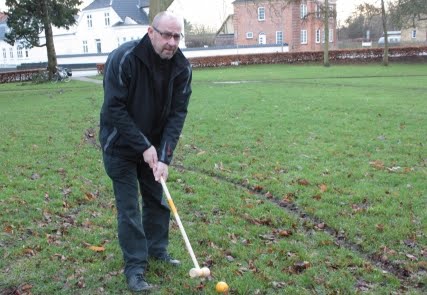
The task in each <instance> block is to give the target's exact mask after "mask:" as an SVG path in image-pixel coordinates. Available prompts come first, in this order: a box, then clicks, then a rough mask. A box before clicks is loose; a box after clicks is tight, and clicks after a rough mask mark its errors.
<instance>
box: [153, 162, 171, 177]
mask: <svg viewBox="0 0 427 295" xmlns="http://www.w3.org/2000/svg"><path fill="white" fill-rule="evenodd" d="M168 170H169V166H168V165H166V164H165V163H163V162H157V165H156V166H155V167H154V169H153V174H154V179H155V180H156V181H158V182H160V177H163V179H164V181H165V182H166V181H167V179H168Z"/></svg>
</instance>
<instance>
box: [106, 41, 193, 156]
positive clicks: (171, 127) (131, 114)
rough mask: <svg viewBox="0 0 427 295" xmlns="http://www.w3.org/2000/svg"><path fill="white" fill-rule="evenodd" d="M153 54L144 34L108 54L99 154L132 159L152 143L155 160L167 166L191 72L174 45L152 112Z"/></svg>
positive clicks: (181, 119) (183, 112)
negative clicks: (165, 80)
mask: <svg viewBox="0 0 427 295" xmlns="http://www.w3.org/2000/svg"><path fill="white" fill-rule="evenodd" d="M153 54H155V52H154V49H153V47H152V45H151V41H150V38H149V37H148V35H145V36H144V38H143V39H142V40H141V41H131V42H127V43H124V44H122V45H121V46H120V47H118V48H117V49H115V50H114V51H112V52H111V53H110V55H109V56H108V58H107V61H106V63H105V66H104V104H103V106H102V109H101V115H100V132H99V139H100V142H101V147H102V150H103V152H105V153H109V154H114V155H117V156H119V157H123V158H126V159H130V160H135V161H138V160H140V159H141V158H142V157H143V156H142V154H143V152H144V151H145V150H147V149H148V148H149V147H151V146H152V145H153V146H154V147H156V149H157V154H158V159H159V161H161V162H163V163H166V164H170V162H171V160H172V154H173V151H174V149H175V147H176V144H177V143H178V139H179V136H180V134H181V131H182V128H183V126H184V121H185V118H186V115H187V107H188V102H189V99H190V95H191V91H192V90H191V79H192V72H191V66H190V63H189V62H188V60H187V59H186V58H185V57H184V55H183V54H182V52H181V51H180V50H179V49H178V51H177V52H176V54H175V55H174V56H173V57H172V59H171V66H170V69H171V70H170V78H169V86H168V89H167V91H164V92H165V93H167V97H165V98H163V101H164V103H163V110H162V111H161V114H155V113H154V112H153V105H154V104H155V101H154V100H155V99H156V98H155V90H154V87H153V85H154V83H153V81H154V79H156V77H155V76H153V73H154V71H153V66H154V62H153ZM153 122H155V123H153ZM153 125H157V126H153Z"/></svg>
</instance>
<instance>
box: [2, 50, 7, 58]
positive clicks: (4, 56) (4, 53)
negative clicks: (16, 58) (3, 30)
mask: <svg viewBox="0 0 427 295" xmlns="http://www.w3.org/2000/svg"><path fill="white" fill-rule="evenodd" d="M2 51H3V58H4V59H6V58H7V54H6V48H3V49H2Z"/></svg>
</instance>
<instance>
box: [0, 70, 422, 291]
mask: <svg viewBox="0 0 427 295" xmlns="http://www.w3.org/2000/svg"><path fill="white" fill-rule="evenodd" d="M426 73H427V65H426V64H420V65H415V64H411V65H406V64H392V65H390V66H389V67H382V66H380V65H358V66H355V65H352V66H350V65H346V66H332V67H330V68H324V67H321V66H316V65H306V66H302V65H300V66H290V65H269V66H266V65H262V66H261V65H258V66H241V67H229V68H216V69H195V70H194V74H193V95H192V98H191V102H190V109H189V114H188V119H187V122H186V125H185V128H184V131H183V134H182V137H181V140H180V142H179V145H178V147H177V150H176V151H175V159H174V161H173V165H172V167H171V173H170V174H171V175H170V178H169V180H168V186H169V190H170V192H171V194H172V197H173V198H174V201H175V204H176V206H177V209H178V212H179V214H180V216H181V220H182V222H183V224H184V227H185V229H186V231H187V234H188V236H189V239H190V241H191V243H192V246H193V249H194V251H195V253H196V256H197V258H198V261H199V264H201V265H202V266H208V267H209V268H210V269H211V272H212V276H211V277H210V278H209V279H207V280H200V279H190V278H189V276H188V271H189V270H190V268H191V267H192V262H191V259H190V256H189V255H188V253H187V252H186V250H185V246H184V242H183V239H182V237H181V235H180V232H179V229H178V226H177V224H176V223H175V222H174V221H173V222H172V223H171V236H170V238H171V241H170V251H171V253H172V254H173V255H174V256H175V257H177V258H179V259H180V260H181V261H182V262H183V265H182V266H181V267H180V268H178V269H170V268H168V267H167V266H165V265H162V264H160V263H158V262H156V261H150V269H149V272H148V273H147V279H148V281H149V282H152V283H154V284H156V285H158V288H157V290H156V291H155V292H153V293H154V294H215V290H214V289H215V284H216V282H218V281H221V280H223V281H226V282H227V283H228V284H229V286H230V294H354V293H360V294H424V293H426V292H427V237H426V233H427V193H426V192H427V189H426V188H427V187H426V177H427V168H426V167H427V147H426V145H427V136H426V134H427V132H426V126H427V74H426ZM101 104H102V86H101V85H98V84H92V83H88V82H79V81H75V80H73V81H71V82H70V83H67V84H64V83H58V84H56V85H51V84H39V85H34V84H31V83H23V84H18V83H17V84H3V85H0V122H1V125H0V138H1V139H2V141H1V145H0V163H1V167H2V170H1V174H0V224H1V227H0V257H1V259H0V294H2V295H3V294H13V292H14V291H15V290H17V289H18V290H19V291H20V292H21V293H22V291H24V292H27V293H30V292H31V294H130V293H128V292H127V290H126V285H125V280H124V277H123V275H122V273H121V272H122V267H123V264H122V257H121V252H120V248H119V246H118V241H117V238H116V219H115V218H116V211H115V204H114V198H113V196H112V188H111V184H110V180H109V179H108V177H107V176H106V174H105V172H104V169H103V165H102V161H101V154H100V150H99V145H98V142H97V136H98V135H97V134H98V120H99V109H100V106H101Z"/></svg>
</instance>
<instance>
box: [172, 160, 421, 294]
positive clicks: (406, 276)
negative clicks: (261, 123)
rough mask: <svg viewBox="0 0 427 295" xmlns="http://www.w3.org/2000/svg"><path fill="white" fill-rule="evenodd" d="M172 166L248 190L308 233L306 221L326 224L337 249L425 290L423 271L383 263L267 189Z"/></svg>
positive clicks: (404, 284) (327, 231)
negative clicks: (421, 279) (419, 279)
mask: <svg viewBox="0 0 427 295" xmlns="http://www.w3.org/2000/svg"><path fill="white" fill-rule="evenodd" d="M171 166H172V167H174V168H176V169H177V170H178V171H180V172H192V173H196V174H202V175H205V176H208V177H211V178H214V179H216V180H218V181H221V182H226V183H228V184H231V185H234V186H236V187H238V188H241V189H244V190H247V191H249V192H250V193H251V194H252V195H255V196H257V197H258V198H261V199H263V200H264V201H267V202H270V203H272V204H274V205H276V206H278V207H280V208H282V209H283V210H285V211H286V212H287V213H289V214H291V215H293V216H294V217H296V218H297V219H298V220H300V221H301V226H302V228H304V229H305V230H306V232H308V231H309V230H311V229H312V228H310V227H309V226H308V225H307V222H304V221H308V222H309V223H311V224H324V227H323V228H322V231H323V232H325V233H327V234H328V235H330V236H331V237H332V238H333V239H334V240H335V245H336V246H337V247H344V248H346V249H348V250H350V251H351V252H354V253H356V254H357V255H359V256H361V257H362V258H363V259H365V260H367V261H369V262H370V263H371V264H372V265H374V266H375V267H377V268H379V269H381V270H383V271H385V272H388V273H391V274H393V275H394V276H396V277H397V278H398V279H399V281H400V282H401V284H402V285H403V286H408V285H409V286H410V287H412V288H414V289H418V290H424V287H425V286H423V285H422V284H421V285H420V284H416V282H414V281H413V280H412V279H411V277H412V276H417V275H419V276H422V273H421V271H418V272H413V273H411V272H410V271H408V270H406V269H405V268H404V267H403V266H401V265H399V264H398V263H397V262H384V261H381V260H380V259H379V257H377V256H376V255H374V254H369V253H366V251H364V250H363V249H362V247H361V246H359V245H357V244H356V243H354V242H352V241H349V240H347V239H346V238H345V237H344V236H343V235H342V234H341V233H340V231H338V230H336V229H335V228H332V227H330V226H328V225H327V223H326V222H324V221H322V220H321V219H320V218H318V217H316V216H313V215H310V214H309V213H307V212H305V211H304V210H303V209H301V208H299V207H298V206H297V205H295V204H294V203H291V202H285V201H282V200H280V199H279V198H277V197H275V196H274V195H269V197H267V196H266V194H267V192H268V190H265V188H263V189H259V188H258V187H253V186H250V185H249V184H245V183H244V182H243V181H240V182H238V181H236V180H233V179H230V178H227V177H226V176H223V175H218V174H215V173H213V172H210V171H206V170H204V169H199V168H196V167H185V166H183V165H181V164H172V165H171Z"/></svg>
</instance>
